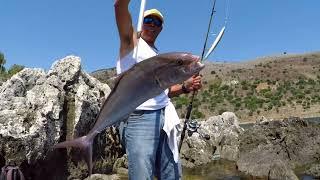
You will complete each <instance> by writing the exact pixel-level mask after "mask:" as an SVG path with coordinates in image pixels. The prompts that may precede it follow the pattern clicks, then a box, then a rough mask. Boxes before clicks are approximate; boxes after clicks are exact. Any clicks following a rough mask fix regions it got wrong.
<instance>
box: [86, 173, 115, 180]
mask: <svg viewBox="0 0 320 180" xmlns="http://www.w3.org/2000/svg"><path fill="white" fill-rule="evenodd" d="M84 180H120V177H119V176H118V175H116V174H113V175H106V174H92V175H91V176H90V177H87V178H85V179H84Z"/></svg>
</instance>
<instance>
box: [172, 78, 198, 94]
mask: <svg viewBox="0 0 320 180" xmlns="http://www.w3.org/2000/svg"><path fill="white" fill-rule="evenodd" d="M201 78H202V76H201V75H198V76H192V77H191V78H189V79H188V80H186V81H185V82H184V83H183V84H176V85H173V86H171V87H170V91H169V94H168V96H169V97H170V98H171V97H175V96H179V95H180V94H187V93H189V92H191V91H196V90H198V89H200V88H201V87H202V83H201Z"/></svg>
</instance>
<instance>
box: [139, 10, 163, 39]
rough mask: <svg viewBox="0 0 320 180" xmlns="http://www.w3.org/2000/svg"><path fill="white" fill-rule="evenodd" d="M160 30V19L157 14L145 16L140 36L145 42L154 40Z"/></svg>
mask: <svg viewBox="0 0 320 180" xmlns="http://www.w3.org/2000/svg"><path fill="white" fill-rule="evenodd" d="M161 30H162V21H161V20H160V19H159V18H158V17H157V16H153V15H150V16H147V17H145V18H144V20H143V26H142V33H141V37H142V38H143V39H144V40H145V41H147V42H151V43H153V42H155V40H156V38H157V36H158V35H159V33H160V32H161Z"/></svg>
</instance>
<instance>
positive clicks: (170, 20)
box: [0, 0, 320, 72]
mask: <svg viewBox="0 0 320 180" xmlns="http://www.w3.org/2000/svg"><path fill="white" fill-rule="evenodd" d="M113 4H114V0H95V1H88V0H87V1H84V0H82V1H79V0H29V1H22V0H1V4H0V52H2V53H3V54H4V55H5V58H6V60H7V63H6V65H5V66H6V67H7V68H9V67H10V66H11V65H13V64H19V65H24V66H26V67H29V68H43V69H45V70H49V69H50V67H51V65H52V64H53V62H55V61H56V60H58V59H61V58H63V57H65V56H67V55H76V56H79V57H80V58H81V65H82V67H83V69H84V70H85V71H87V72H93V71H95V70H98V69H104V68H110V67H114V66H115V64H116V60H117V57H118V51H119V37H118V31H117V27H116V22H115V17H114V7H113ZM212 5H213V0H147V4H146V8H147V9H150V8H157V9H159V10H160V11H161V12H162V13H163V15H164V18H165V20H164V21H165V22H164V27H163V30H162V32H161V34H160V35H159V37H158V39H157V42H156V46H157V47H158V48H159V49H160V52H163V53H164V52H172V51H175V52H177V51H183V52H191V53H194V54H197V55H201V53H202V49H203V46H204V42H205V35H206V32H207V28H208V22H209V18H210V14H211V8H212ZM319 7H320V1H319V0H259V1H258V0H217V1H216V7H215V10H216V13H215V14H214V17H213V21H212V27H211V30H210V36H209V38H208V47H207V49H209V47H210V45H211V43H212V42H213V41H214V39H215V38H216V36H217V34H218V33H219V31H220V30H221V28H222V27H223V26H224V25H225V22H227V24H226V31H225V34H224V36H223V37H222V39H221V41H220V43H219V45H218V46H217V48H216V49H215V51H214V52H213V53H212V54H211V55H210V57H209V58H208V59H209V61H220V62H221V61H226V62H241V61H248V60H253V59H255V58H257V57H264V56H272V55H279V54H282V53H283V52H287V53H288V54H297V53H307V52H314V51H320V23H319V19H320V11H319ZM129 10H130V12H131V15H132V19H133V22H134V26H135V27H136V24H137V22H138V15H139V10H140V1H137V0H131V3H130V7H129Z"/></svg>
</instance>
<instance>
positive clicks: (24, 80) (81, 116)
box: [0, 56, 122, 180]
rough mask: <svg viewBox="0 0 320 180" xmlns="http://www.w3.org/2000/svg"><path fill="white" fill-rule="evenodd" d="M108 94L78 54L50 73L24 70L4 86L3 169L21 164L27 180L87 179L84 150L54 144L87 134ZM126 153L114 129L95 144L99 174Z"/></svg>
mask: <svg viewBox="0 0 320 180" xmlns="http://www.w3.org/2000/svg"><path fill="white" fill-rule="evenodd" d="M109 93H110V88H109V86H108V85H106V84H102V83H100V82H99V81H98V80H96V79H95V78H93V77H91V76H90V75H89V74H87V73H86V72H84V71H83V70H81V65H80V58H79V57H75V56H68V57H65V58H63V59H61V60H58V61H56V62H55V63H54V64H53V65H52V67H51V69H50V70H49V71H48V72H45V71H44V70H42V69H29V68H25V69H24V70H22V71H21V72H19V73H18V74H16V75H14V76H13V77H12V78H11V79H9V80H8V81H6V82H4V83H3V84H2V86H1V87H0V127H1V128H0V166H4V165H5V164H17V165H19V166H20V167H21V168H22V171H23V172H24V173H25V175H26V177H27V179H34V180H36V179H43V178H44V177H45V178H46V179H48V177H51V178H52V179H65V178H66V177H68V176H69V178H84V177H85V176H86V174H87V170H86V167H85V165H84V163H83V162H81V161H80V160H81V158H79V157H81V156H80V155H79V152H78V151H66V150H53V149H52V146H53V145H54V144H56V143H58V142H60V141H64V140H66V139H71V138H74V137H78V136H82V135H85V134H86V133H87V132H88V131H89V130H90V129H91V127H92V126H93V124H94V122H95V118H96V116H97V114H98V112H99V110H100V107H101V105H102V103H103V102H104V100H105V98H106V97H107V96H108V94H109ZM106 141H108V143H106ZM121 155H122V152H121V146H120V143H119V139H118V132H117V130H116V129H115V128H109V129H108V130H107V132H103V133H101V134H100V135H99V138H96V140H95V145H94V159H95V162H96V164H95V169H94V170H96V171H98V172H99V171H102V172H101V173H105V172H107V171H111V170H112V165H113V162H114V161H115V159H116V158H117V157H118V156H121ZM102 157H103V158H102ZM49 179H50V178H49Z"/></svg>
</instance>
